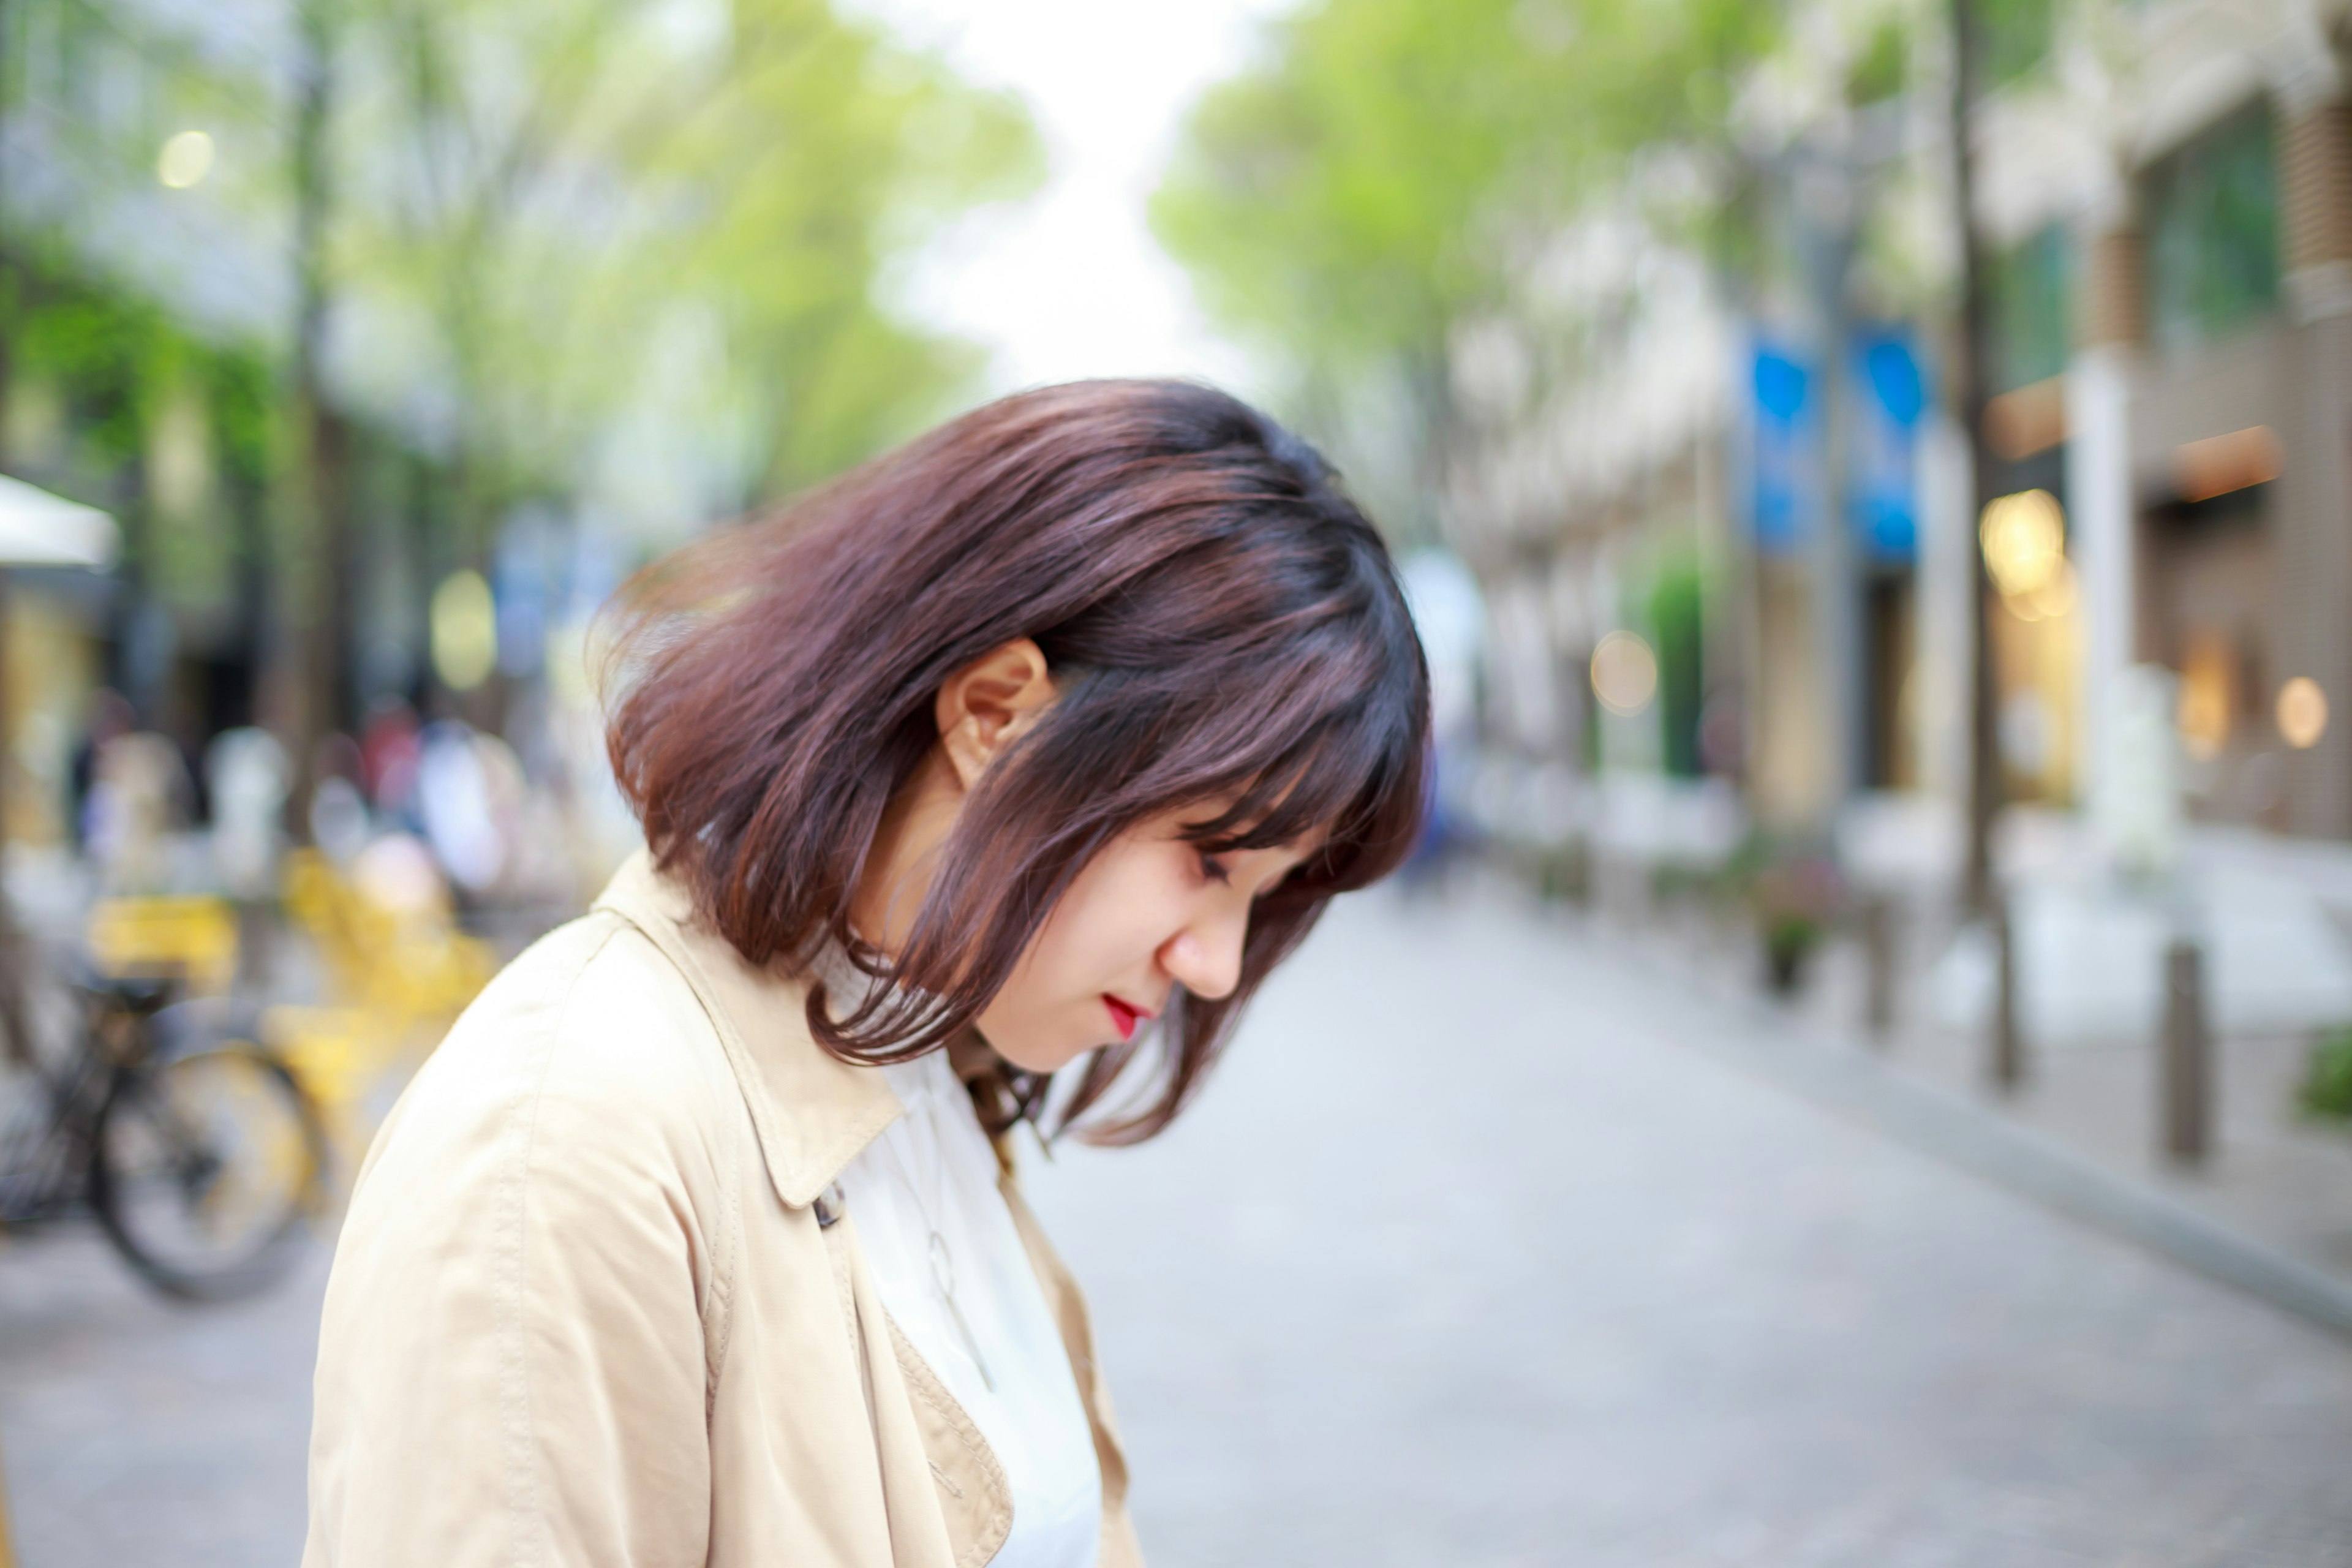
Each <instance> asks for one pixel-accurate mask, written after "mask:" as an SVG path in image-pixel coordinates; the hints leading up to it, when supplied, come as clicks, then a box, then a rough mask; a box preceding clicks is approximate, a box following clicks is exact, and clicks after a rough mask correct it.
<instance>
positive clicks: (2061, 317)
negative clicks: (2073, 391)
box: [1985, 223, 2073, 392]
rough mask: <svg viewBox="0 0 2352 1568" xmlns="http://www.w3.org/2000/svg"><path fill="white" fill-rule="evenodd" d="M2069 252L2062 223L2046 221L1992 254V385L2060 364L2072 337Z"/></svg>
mask: <svg viewBox="0 0 2352 1568" xmlns="http://www.w3.org/2000/svg"><path fill="white" fill-rule="evenodd" d="M2072 262H2073V253H2072V250H2071V247H2069V246H2068V244H2067V238H2066V230H2065V227H2064V226H2063V225H2060V224H2054V223H2053V224H2051V225H2049V226H2047V227H2045V228H2042V229H2041V230H2040V231H2039V232H2037V233H2035V234H2033V235H2032V236H2031V237H2027V238H2026V239H2023V240H2021V241H2020V242H2019V243H2018V244H2017V245H2016V246H2014V247H2011V249H2009V250H2006V251H2003V252H2001V253H2000V255H1998V256H1996V257H1994V258H1992V265H1991V267H1990V268H1989V271H1990V274H1991V275H1990V277H1989V278H1987V279H1986V280H1985V281H1986V284H1987V292H1988V293H1990V295H1991V297H1992V299H1991V302H1992V313H1993V355H1992V358H1993V363H1992V365H1991V372H1992V377H1993V384H1994V390H1995V391H2000V392H2006V391H2008V390H2009V389H2011V387H2018V386H2023V385H2025V384H2027V383H2029V382H2036V381H2042V380H2044V379H2046V378H2047V377H2050V376H2053V375H2056V374H2058V373H2059V372H2061V371H2063V370H2064V369H2065V368H2066V354H2067V351H2068V348H2069V346H2070V345H2071V343H2072V342H2073V334H2072V332H2071V331H2070V330H2069V328H2070V324H2071V322H2070V318H2071V316H2072V314H2073V308H2072V307H2073V289H2072V288H2071V286H2070V284H2071V268H2072Z"/></svg>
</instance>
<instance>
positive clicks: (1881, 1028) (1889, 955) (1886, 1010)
mask: <svg viewBox="0 0 2352 1568" xmlns="http://www.w3.org/2000/svg"><path fill="white" fill-rule="evenodd" d="M1862 959H1863V988H1864V989H1863V1004H1862V1014H1863V1026H1864V1028H1866V1029H1867V1030H1868V1031H1869V1034H1870V1038H1871V1040H1872V1041H1873V1042H1874V1044H1877V1045H1882V1046H1883V1045H1885V1043H1886V1041H1887V1038H1888V1037H1890V1036H1891V1035H1893V1034H1894V1032H1895V900H1893V899H1891V898H1889V897H1888V896H1887V895H1886V894H1885V893H1873V894H1871V895H1870V896H1869V897H1868V898H1865V899H1864V900H1863V902H1862Z"/></svg>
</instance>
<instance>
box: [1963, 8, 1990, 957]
mask: <svg viewBox="0 0 2352 1568" xmlns="http://www.w3.org/2000/svg"><path fill="white" fill-rule="evenodd" d="M1951 17H1952V49H1953V66H1952V195H1953V200H1954V202H1955V204H1956V205H1957V206H1958V219H1959V230H1960V279H1959V283H1960V331H1959V337H1958V342H1956V343H1955V344H1954V345H1953V353H1952V366H1951V377H1952V380H1951V384H1952V393H1953V399H1954V401H1955V402H1956V403H1957V404H1958V406H1959V412H1960V420H1961V424H1962V426H1963V427H1964V429H1965V430H1966V431H1967V434H1968V441H1969V507H1968V512H1967V517H1968V520H1969V528H1970V530H1971V531H1973V530H1974V529H1975V527H1976V520H1977V519H1978V517H1979V515H1980V514H1981V512H1982V510H1983V508H1984V504H1985V502H1986V501H1987V500H1990V492H1991V489H1992V488H1993V484H1994V481H1995V475H1994V473H1993V457H1992V453H1991V451H1990V448H1988V447H1987V446H1986V445H1985V430H1984V424H1985V419H1984V416H1985V404H1986V402H1987V400H1988V392H1987V379H1988V378H1987V375H1986V369H1987V367H1986V364H1985V354H1986V349H1987V344H1988V342H1990V336H1991V334H1990V325H1991V322H1990V316H1991V302H1990V300H1989V299H1988V298H1987V297H1986V292H1985V265H1984V262H1985V257H1984V242H1983V239H1982V237H1981V236H1980V235H1979V232H1978V229H1977V224H1976V212H1975V201H1976V149H1975V147H1974V146H1973V145H1972V144H1971V142H1969V112H1970V110H1972V109H1973V108H1974V107H1975V105H1976V101H1977V88H1976V83H1977V67H1978V64H1979V52H1980V47H1981V41H1982V40H1981V36H1980V34H1979V29H1978V26H1977V15H1976V5H1975V0H1951ZM1969 559H1970V560H1971V561H1972V562H1973V563H1975V565H1974V570H1973V571H1972V572H1971V573H1970V574H1969V800H1968V853H1967V858H1966V861H1965V863H1964V866H1963V869H1962V874H1961V897H1962V900H1963V901H1964V902H1965V904H1966V905H1967V907H1968V909H1969V911H1970V912H1971V913H1973V914H1978V915H1983V914H1988V913H1990V911H1991V910H1992V907H1993V901H1994V899H1995V897H1996V894H1997V889H1996V888H1995V887H1994V883H1993V864H1992V837H1993V826H1994V823H1995V821H1996V820H1997V819H1998V817H1999V816H2000V807H2001V772H2000V729H1999V724H1998V716H1997V712H1996V707H1995V704H1996V700H1997V694H1996V691H1995V687H1994V679H1993V657H1992V626H1991V623H1990V615H1989V614H1988V610H1989V607H1990V600H1991V596H1992V578H1991V574H1990V572H1989V571H1988V570H1987V569H1986V564H1985V557H1984V548H1983V544H1982V542H1981V541H1977V540H1972V541H1971V542H1970V544H1969Z"/></svg>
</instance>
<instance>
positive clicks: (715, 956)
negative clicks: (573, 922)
mask: <svg viewBox="0 0 2352 1568" xmlns="http://www.w3.org/2000/svg"><path fill="white" fill-rule="evenodd" d="M595 907H596V908H597V909H600V910H609V911H611V912H612V913H614V914H616V915H618V916H620V917H621V918H622V919H623V920H625V921H628V922H629V923H630V924H631V925H633V926H635V927H636V929H637V930H638V931H642V932H644V933H645V935H646V939H647V940H648V941H650V942H652V943H653V944H654V945H655V946H656V948H659V949H660V950H661V952H662V955H663V956H664V957H666V958H667V959H668V960H669V961H670V963H673V964H675V965H677V970H678V973H681V974H683V975H685V976H686V982H687V984H688V985H690V986H692V987H693V989H694V994H695V996H696V997H697V998H698V1000H699V1001H700V1002H701V1003H702V1008H703V1011H704V1012H705V1013H707V1014H709V1016H710V1023H711V1026H712V1027H713V1028H715V1029H717V1030H718V1032H719V1046H720V1047H721V1048H722V1049H724V1050H725V1052H726V1053H727V1065H728V1066H729V1067H730V1068H733V1069H734V1073H735V1082H736V1085H737V1087H738V1088H740V1089H741V1090H742V1094H743V1103H744V1104H745V1105H746V1106H747V1107H748V1108H749V1109H750V1110H751V1126H752V1129H753V1130H754V1131H756V1132H757V1134H758V1136H759V1140H760V1153H761V1158H762V1159H763V1160H765V1161H766V1163H767V1166H768V1180H769V1181H770V1182H771V1183H772V1184H774V1186H775V1189H776V1195H777V1196H778V1197H780V1198H782V1200H783V1201H784V1203H785V1205H786V1206H788V1207H791V1208H804V1207H806V1206H807V1205H809V1204H810V1203H811V1202H813V1201H814V1199H815V1198H816V1196H817V1195H818V1194H821V1193H823V1192H824V1190H825V1188H827V1187H829V1186H831V1185H832V1184H833V1183H834V1179H835V1177H836V1176H838V1175H840V1173H841V1170H842V1167H843V1166H845V1165H846V1164H848V1163H849V1162H850V1161H851V1160H853V1159H855V1158H856V1156H857V1153H858V1152H859V1151H860V1150H862V1149H864V1148H865V1147H866V1144H867V1143H869V1142H873V1140H874V1136H875V1134H877V1133H878V1132H880V1131H882V1129H883V1128H885V1127H887V1126H888V1125H889V1124H890V1123H891V1122H892V1121H895V1120H896V1119H897V1117H898V1112H899V1105H898V1096H896V1095H895V1094H893V1093H891V1092H890V1085H889V1083H888V1081H887V1079H885V1078H884V1077H883V1075H882V1074H881V1073H880V1072H878V1071H877V1070H875V1069H874V1068H861V1067H853V1066H852V1065H850V1064H849V1063H847V1062H845V1061H843V1060H842V1059H841V1058H838V1057H835V1056H834V1055H833V1054H832V1053H831V1052H829V1051H827V1050H826V1049H825V1048H824V1047H823V1046H820V1045H818V1044H817V1043H816V1041H815V1040H814V1038H812V1037H810V1035H809V1031H808V1022H807V1019H808V1015H807V1012H806V1007H807V999H808V991H807V988H806V987H805V986H803V985H802V984H800V983H799V982H798V981H795V980H790V979H787V978H785V977H784V976H783V975H782V974H779V973H776V972H775V971H773V970H772V969H765V968H761V967H760V966H758V965H755V964H751V963H746V962H745V961H744V959H743V955H742V954H741V953H740V952H736V951H735V947H734V944H733V943H731V942H729V941H728V940H727V939H726V938H725V937H723V936H721V935H719V933H718V932H717V931H713V930H711V929H710V928H709V926H708V925H706V924H705V923H703V921H701V920H700V918H699V917H698V916H697V915H696V913H695V910H694V900H693V898H692V896H691V895H690V894H689V893H688V890H687V889H686V888H685V887H684V886H683V885H682V884H681V883H679V882H678V880H677V879H676V878H673V877H670V876H667V875H665V874H664V873H663V872H661V871H660V870H658V869H657V868H656V867H655V865H654V861H653V857H652V855H651V854H650V853H649V852H647V851H646V850H644V849H640V850H638V851H637V852H636V853H635V855H632V856H631V857H630V858H628V860H627V862H626V863H625V864H624V865H623V866H622V867H621V868H620V870H619V871H618V872H616V873H615V874H614V878H613V880H612V882H611V883H610V884H609V885H608V886H607V887H606V888H605V889H604V893H603V894H602V895H601V896H600V897H599V898H598V899H597V900H596V904H595Z"/></svg>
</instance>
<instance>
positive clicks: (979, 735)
mask: <svg viewBox="0 0 2352 1568" xmlns="http://www.w3.org/2000/svg"><path fill="white" fill-rule="evenodd" d="M1054 697H1055V691H1054V678H1053V676H1052V675H1051V674H1050V673H1049V672H1048V671H1047V670H1046V668H1045V652H1044V650H1043V649H1041V648H1039V647H1038V646H1037V645H1036V644H1035V643H1034V642H1033V641H1031V640H1030V639H1029V638H1027V637H1019V638H1016V639H1014V640H1013V641H1012V642H1009V643H1006V644H1004V645H1003V647H996V648H992V649H990V650H989V651H988V652H987V653H985V654H982V656H981V657H980V658H976V659H974V660H972V661H971V663H970V664H968V665H966V666H964V667H963V668H961V669H960V670H958V671H956V672H955V674H954V675H952V676H950V677H949V678H948V682H947V684H946V685H944V686H942V687H940V695H939V701H938V703H937V704H936V711H937V715H938V718H939V724H940V747H941V749H943V750H944V751H945V752H947V754H948V762H949V763H950V765H951V766H952V767H953V768H954V769H955V773H956V778H957V779H958V780H959V781H960V782H961V784H962V785H963V787H964V788H965V789H967V790H969V789H971V786H972V785H973V784H977V783H979V782H980V775H981V774H982V773H985V772H986V771H987V770H988V765H989V764H990V763H993V762H994V761H995V760H996V759H997V758H998V757H1000V756H1002V755H1003V753H1004V752H1005V750H1006V749H1007V748H1008V747H1010V746H1011V745H1012V744H1013V742H1015V741H1017V740H1019V739H1020V738H1021V737H1022V736H1023V735H1025V734H1027V733H1028V732H1029V730H1030V728H1031V727H1032V726H1033V725H1034V724H1035V723H1036V721H1037V720H1038V719H1039V718H1040V717H1041V716H1042V715H1043V714H1044V713H1045V710H1046V709H1048V708H1050V707H1052V706H1053V703H1054Z"/></svg>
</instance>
